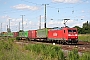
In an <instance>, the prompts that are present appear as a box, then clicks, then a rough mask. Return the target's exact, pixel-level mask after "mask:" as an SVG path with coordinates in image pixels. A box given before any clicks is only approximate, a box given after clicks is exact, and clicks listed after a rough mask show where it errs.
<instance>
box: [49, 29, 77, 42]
mask: <svg viewBox="0 0 90 60" xmlns="http://www.w3.org/2000/svg"><path fill="white" fill-rule="evenodd" d="M48 39H49V40H54V41H58V42H59V43H77V42H78V32H77V29H76V28H68V27H64V28H60V29H51V30H49V31H48Z"/></svg>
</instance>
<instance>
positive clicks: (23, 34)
mask: <svg viewBox="0 0 90 60" xmlns="http://www.w3.org/2000/svg"><path fill="white" fill-rule="evenodd" d="M19 37H28V31H24V32H19Z"/></svg>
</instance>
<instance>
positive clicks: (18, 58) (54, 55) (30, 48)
mask: <svg viewBox="0 0 90 60" xmlns="http://www.w3.org/2000/svg"><path fill="white" fill-rule="evenodd" d="M14 40H15V39H13V38H3V39H1V38H0V60H90V53H89V52H88V53H87V52H86V53H84V54H83V55H82V56H79V55H78V50H77V49H75V50H72V51H70V52H68V53H69V54H68V55H67V56H65V54H64V52H63V51H62V50H61V47H58V46H53V45H44V44H26V45H25V44H16V43H15V42H14Z"/></svg>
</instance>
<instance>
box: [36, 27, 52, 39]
mask: <svg viewBox="0 0 90 60" xmlns="http://www.w3.org/2000/svg"><path fill="white" fill-rule="evenodd" d="M49 29H50V28H44V29H38V30H37V38H47V36H48V30H49Z"/></svg>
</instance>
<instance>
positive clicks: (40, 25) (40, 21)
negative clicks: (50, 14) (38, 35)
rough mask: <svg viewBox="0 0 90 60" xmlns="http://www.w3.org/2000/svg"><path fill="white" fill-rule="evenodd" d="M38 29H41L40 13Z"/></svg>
mask: <svg viewBox="0 0 90 60" xmlns="http://www.w3.org/2000/svg"><path fill="white" fill-rule="evenodd" d="M39 29H41V15H40V22H39Z"/></svg>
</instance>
